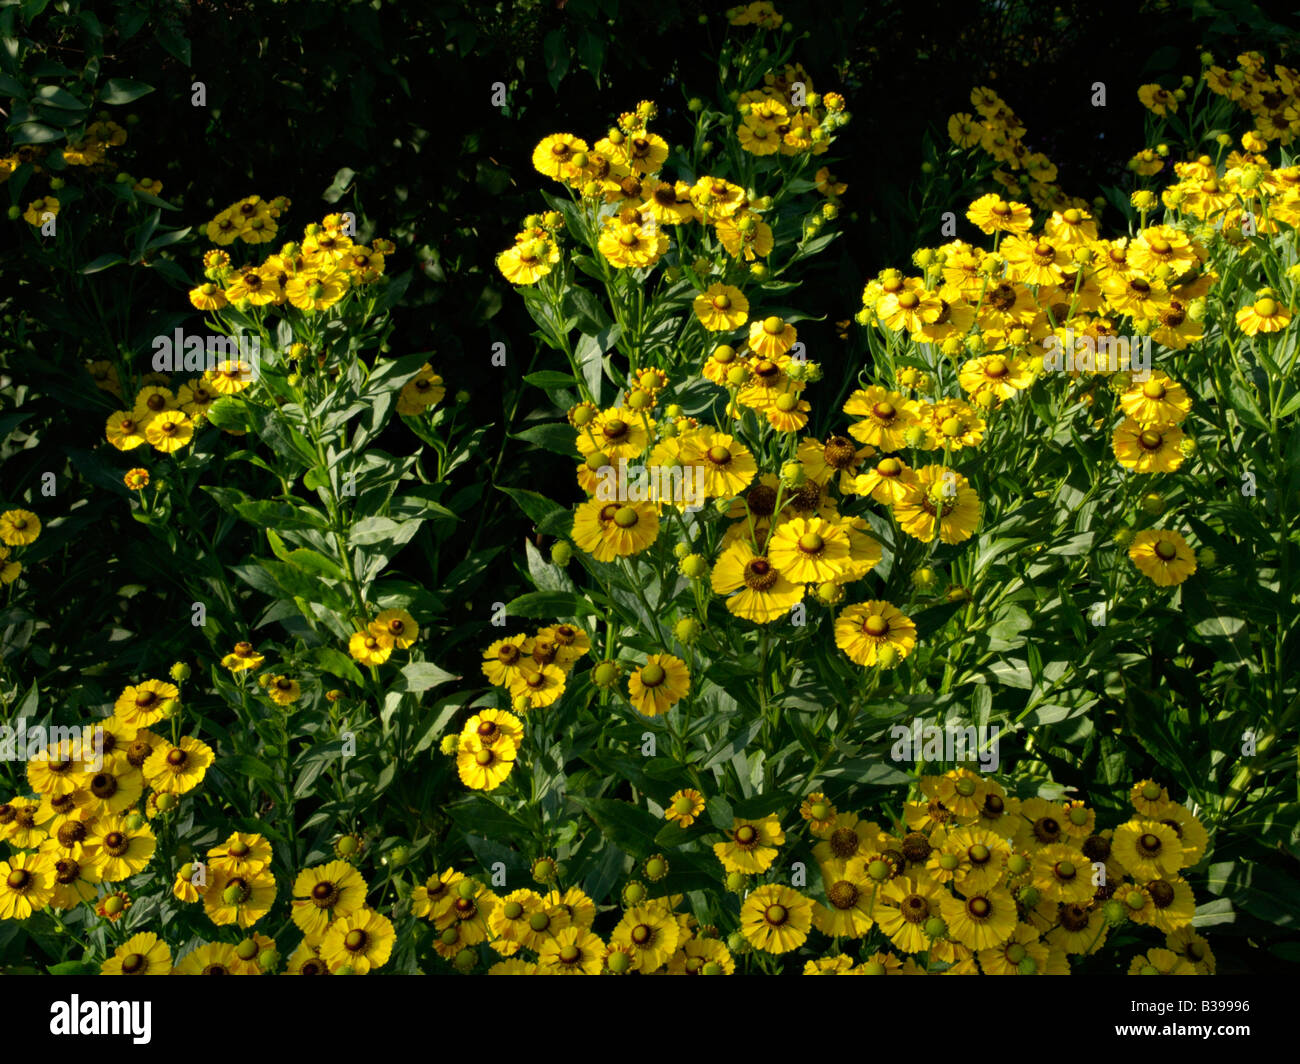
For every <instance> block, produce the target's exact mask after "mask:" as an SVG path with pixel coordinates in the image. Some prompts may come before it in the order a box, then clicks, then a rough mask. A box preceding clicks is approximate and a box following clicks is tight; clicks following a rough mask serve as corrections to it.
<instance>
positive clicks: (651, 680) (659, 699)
mask: <svg viewBox="0 0 1300 1064" xmlns="http://www.w3.org/2000/svg"><path fill="white" fill-rule="evenodd" d="M690 689H691V674H690V673H689V672H688V671H687V668H686V662H684V661H682V660H681V659H680V658H676V657H674V656H673V655H672V654H651V655H649V656H648V657H647V658H646V663H645V664H644V665H642V666H641V667H640V668H638V669H637V670H636V671H635V672H633V673H632V675H631V676H629V677H628V681H627V690H628V698H629V699H630V700H631V702H632V705H633V707H635V709H636V710H637V712H638V713H642V714H644V715H645V716H647V717H657V716H659V715H660V714H662V713H667V712H668V710H670V709H671V708H672V707H673V706H674V705H676V704H677V703H678V702H680V701H681V700H682V699H683V698H685V697H686V695H687V694H688V693H689V692H690Z"/></svg>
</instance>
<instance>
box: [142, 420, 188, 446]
mask: <svg viewBox="0 0 1300 1064" xmlns="http://www.w3.org/2000/svg"><path fill="white" fill-rule="evenodd" d="M144 438H145V439H146V440H148V441H149V443H150V444H151V445H152V446H153V448H154V450H157V451H161V452H162V453H163V454H172V453H174V452H176V451H179V450H180V449H181V448H182V447H185V446H186V445H187V444H188V443H189V442H190V440H192V439H193V438H194V422H193V421H192V420H191V419H190V417H189V415H188V414H186V413H185V412H184V411H182V410H164V411H163V412H162V413H160V414H157V415H155V416H154V417H152V418H150V419H149V421H148V422H147V423H146V424H145V426H144Z"/></svg>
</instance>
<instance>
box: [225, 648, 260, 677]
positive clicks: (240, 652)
mask: <svg viewBox="0 0 1300 1064" xmlns="http://www.w3.org/2000/svg"><path fill="white" fill-rule="evenodd" d="M265 660H266V658H265V657H264V656H263V655H261V654H259V653H258V652H257V651H256V650H254V649H253V644H252V643H247V642H239V643H236V644H235V649H234V650H233V651H231V652H230V653H229V654H227V655H226V656H225V657H224V658H222V659H221V664H222V665H223V666H224V667H225V668H227V669H229V670H230V671H231V672H243V671H244V670H246V669H256V668H258V667H259V666H260V665H261V664H262V662H263V661H265Z"/></svg>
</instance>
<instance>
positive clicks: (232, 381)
mask: <svg viewBox="0 0 1300 1064" xmlns="http://www.w3.org/2000/svg"><path fill="white" fill-rule="evenodd" d="M203 379H204V380H205V381H206V382H207V383H208V384H210V385H211V386H212V390H213V391H215V392H216V393H217V394H218V395H238V394H239V393H240V392H242V391H243V390H244V389H246V388H248V387H250V386H251V385H252V383H253V367H252V366H250V365H249V364H248V363H247V362H244V361H242V360H241V359H230V358H228V359H225V360H223V361H222V362H220V363H218V364H217V366H216V367H215V368H213V369H210V370H207V371H205V372H204V374H203Z"/></svg>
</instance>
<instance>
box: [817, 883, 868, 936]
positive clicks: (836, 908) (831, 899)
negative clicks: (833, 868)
mask: <svg viewBox="0 0 1300 1064" xmlns="http://www.w3.org/2000/svg"><path fill="white" fill-rule="evenodd" d="M825 887H826V901H827V904H826V905H822V904H821V903H820V902H814V903H813V926H815V927H816V928H817V930H818V931H820V932H821V933H822V934H823V935H828V936H830V937H831V938H837V937H843V938H861V937H862V936H863V935H865V934H866V933H867V932H868V931H870V930H871V928H872V927H873V926H874V924H875V921H874V919H873V918H872V914H873V911H874V910H873V908H872V901H871V898H872V891H871V887H870V886H869V885H868V884H867V882H866V880H864V879H861V878H852V877H849V876H844V877H841V878H838V879H833V880H832V881H831V882H828V883H826V884H825Z"/></svg>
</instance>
